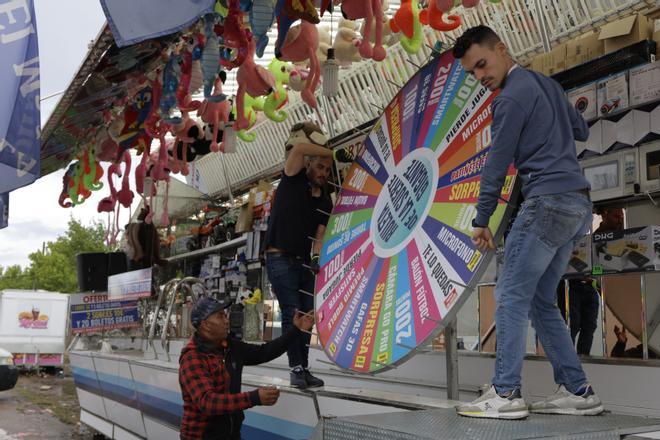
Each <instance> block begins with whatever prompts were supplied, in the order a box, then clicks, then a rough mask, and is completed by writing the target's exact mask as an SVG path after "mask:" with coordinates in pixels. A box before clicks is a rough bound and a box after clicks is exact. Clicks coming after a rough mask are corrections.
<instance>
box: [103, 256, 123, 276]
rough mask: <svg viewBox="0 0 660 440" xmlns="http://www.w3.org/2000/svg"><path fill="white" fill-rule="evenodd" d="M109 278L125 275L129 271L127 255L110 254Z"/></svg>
mask: <svg viewBox="0 0 660 440" xmlns="http://www.w3.org/2000/svg"><path fill="white" fill-rule="evenodd" d="M106 255H107V256H108V276H110V275H117V274H118V273H124V272H126V271H127V270H128V269H127V264H126V262H127V260H128V258H127V257H126V253H124V252H108V253H107V254H106Z"/></svg>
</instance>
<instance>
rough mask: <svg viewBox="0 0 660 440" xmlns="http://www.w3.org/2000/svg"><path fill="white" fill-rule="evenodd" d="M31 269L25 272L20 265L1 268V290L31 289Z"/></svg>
mask: <svg viewBox="0 0 660 440" xmlns="http://www.w3.org/2000/svg"><path fill="white" fill-rule="evenodd" d="M30 275H31V274H30V270H29V268H26V269H25V270H23V268H22V267H21V266H19V265H18V264H16V265H13V266H9V267H7V268H4V267H2V266H0V290H3V289H31V288H32V280H31V276H30Z"/></svg>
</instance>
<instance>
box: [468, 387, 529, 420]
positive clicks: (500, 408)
mask: <svg viewBox="0 0 660 440" xmlns="http://www.w3.org/2000/svg"><path fill="white" fill-rule="evenodd" d="M456 412H457V413H458V414H459V415H461V416H467V417H483V418H488V419H511V420H513V419H524V418H525V417H527V416H528V415H529V411H527V405H526V404H525V400H523V398H522V397H521V395H520V390H515V391H514V392H513V393H511V396H509V397H500V396H499V395H498V394H497V392H496V391H495V387H494V386H491V387H490V389H489V390H488V392H486V393H485V394H483V395H482V396H481V397H479V398H478V399H477V400H475V401H473V402H471V403H465V404H463V405H458V406H457V407H456Z"/></svg>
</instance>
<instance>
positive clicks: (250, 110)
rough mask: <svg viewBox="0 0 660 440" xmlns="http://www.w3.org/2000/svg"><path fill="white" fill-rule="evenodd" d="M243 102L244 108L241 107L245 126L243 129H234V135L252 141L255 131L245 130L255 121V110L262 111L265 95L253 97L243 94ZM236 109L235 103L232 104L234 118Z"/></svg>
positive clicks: (255, 135)
mask: <svg viewBox="0 0 660 440" xmlns="http://www.w3.org/2000/svg"><path fill="white" fill-rule="evenodd" d="M244 99H245V103H244V106H243V107H244V108H243V112H244V113H243V117H244V118H245V119H246V120H247V121H248V124H247V127H246V128H245V129H243V130H236V135H237V136H238V137H239V138H240V139H242V140H243V141H245V142H254V140H255V139H256V138H257V134H256V133H248V131H247V130H249V129H251V128H252V127H253V126H254V124H256V123H257V112H260V111H263V109H264V102H265V100H266V99H265V97H263V96H259V97H257V98H253V97H252V96H250V95H247V94H246V95H245V98H244ZM237 111H238V109H237V108H236V105H234V108H233V113H234V118H237V117H236V114H237Z"/></svg>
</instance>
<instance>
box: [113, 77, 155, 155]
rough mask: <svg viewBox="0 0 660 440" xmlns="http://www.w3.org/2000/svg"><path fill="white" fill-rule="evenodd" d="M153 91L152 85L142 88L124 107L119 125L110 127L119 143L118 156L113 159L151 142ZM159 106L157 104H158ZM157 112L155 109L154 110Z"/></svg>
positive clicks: (118, 121) (114, 138) (118, 119)
mask: <svg viewBox="0 0 660 440" xmlns="http://www.w3.org/2000/svg"><path fill="white" fill-rule="evenodd" d="M153 105H154V104H153V91H152V88H151V87H150V86H147V87H144V88H142V89H141V90H140V91H139V92H138V93H137V95H135V97H134V98H133V100H132V101H131V104H130V105H127V106H126V107H125V109H124V114H123V115H122V117H121V119H120V118H117V119H116V121H117V123H116V124H117V125H116V126H114V123H113V124H112V126H114V127H112V126H111V127H109V128H108V133H109V134H110V135H111V136H113V134H112V133H115V134H114V136H113V140H114V141H115V142H116V143H117V145H118V148H117V150H116V156H115V157H113V160H117V159H119V158H120V157H121V155H122V154H123V153H124V151H126V150H128V149H130V148H134V147H138V146H140V145H142V146H143V145H146V144H147V143H151V136H150V135H149V133H147V130H146V125H147V119H148V117H149V115H150V114H151V112H152V109H153ZM156 107H157V105H156ZM154 112H155V111H154Z"/></svg>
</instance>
